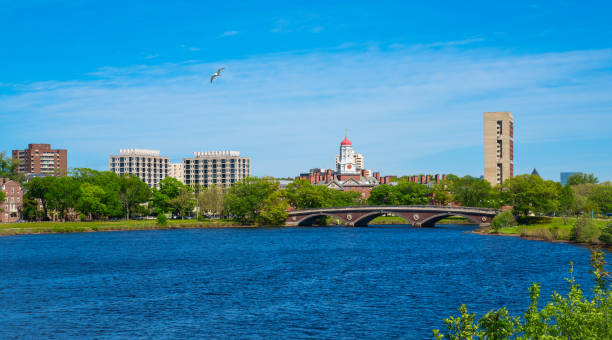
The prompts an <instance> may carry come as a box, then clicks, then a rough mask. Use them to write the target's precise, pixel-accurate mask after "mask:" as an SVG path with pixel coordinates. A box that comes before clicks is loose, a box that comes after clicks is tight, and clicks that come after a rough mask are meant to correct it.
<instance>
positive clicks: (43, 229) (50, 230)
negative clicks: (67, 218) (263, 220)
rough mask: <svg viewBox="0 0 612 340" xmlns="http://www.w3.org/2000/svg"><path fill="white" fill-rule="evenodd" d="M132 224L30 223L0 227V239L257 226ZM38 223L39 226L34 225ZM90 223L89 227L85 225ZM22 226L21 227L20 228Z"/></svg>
mask: <svg viewBox="0 0 612 340" xmlns="http://www.w3.org/2000/svg"><path fill="white" fill-rule="evenodd" d="M131 222H132V223H131V224H130V223H128V224H120V223H117V222H111V223H110V224H109V223H104V222H30V223H19V224H20V226H17V227H11V228H2V225H0V237H3V236H17V235H41V234H71V233H95V232H111V231H132V230H171V229H212V228H258V227H260V226H257V225H242V224H235V223H231V222H181V223H168V224H166V225H159V224H156V223H133V222H134V221H131ZM38 223H40V225H36V224H38ZM88 223H91V225H87V224H88ZM21 225H23V227H22V226H21Z"/></svg>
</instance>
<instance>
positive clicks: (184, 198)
mask: <svg viewBox="0 0 612 340" xmlns="http://www.w3.org/2000/svg"><path fill="white" fill-rule="evenodd" d="M170 205H171V206H172V208H173V209H174V211H175V212H176V213H178V215H180V216H181V219H184V218H185V216H186V215H187V214H188V213H189V212H190V211H192V210H193V207H195V205H196V202H195V199H194V197H193V192H191V188H189V187H188V186H184V187H180V188H179V192H178V195H176V197H174V198H172V199H171V200H170Z"/></svg>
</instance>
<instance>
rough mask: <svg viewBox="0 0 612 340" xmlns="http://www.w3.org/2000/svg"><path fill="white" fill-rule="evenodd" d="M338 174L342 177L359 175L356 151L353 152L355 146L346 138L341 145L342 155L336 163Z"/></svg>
mask: <svg viewBox="0 0 612 340" xmlns="http://www.w3.org/2000/svg"><path fill="white" fill-rule="evenodd" d="M336 172H337V173H339V174H340V175H356V174H359V170H358V169H357V166H356V162H355V151H354V150H353V144H352V143H351V141H350V140H349V139H348V137H346V136H345V137H344V140H343V141H342V142H341V143H340V154H339V155H338V162H337V163H336Z"/></svg>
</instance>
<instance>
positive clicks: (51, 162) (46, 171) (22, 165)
mask: <svg viewBox="0 0 612 340" xmlns="http://www.w3.org/2000/svg"><path fill="white" fill-rule="evenodd" d="M67 155H68V152H67V151H66V150H65V149H51V145H50V144H28V148H27V149H25V150H13V160H18V161H19V169H18V171H19V172H21V173H24V174H33V175H55V176H65V175H66V174H67V173H68V156H67Z"/></svg>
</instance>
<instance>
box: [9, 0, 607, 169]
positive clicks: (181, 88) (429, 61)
mask: <svg viewBox="0 0 612 340" xmlns="http://www.w3.org/2000/svg"><path fill="white" fill-rule="evenodd" d="M286 6H287V4H286V3H285V2H276V1H272V2H265V3H260V2H257V3H249V2H247V3H241V4H226V3H224V2H200V1H197V2H196V1H175V2H172V3H164V2H150V1H146V2H145V1H142V2H141V1H130V2H129V3H128V4H126V3H124V2H119V1H107V2H104V3H94V2H87V3H85V2H81V1H78V2H77V1H61V2H60V1H52V0H38V1H28V2H27V4H25V3H24V2H21V1H13V0H10V1H7V0H0V30H2V32H5V33H6V32H8V34H5V35H4V36H3V39H2V44H1V45H0V121H1V122H2V133H1V134H0V151H1V150H4V151H7V152H8V153H9V154H10V151H11V150H13V149H24V148H26V147H27V144H28V143H49V144H51V145H52V147H54V148H62V149H67V150H68V166H69V167H90V168H94V169H99V170H107V169H108V157H109V155H111V154H117V153H118V152H119V149H121V148H143V149H157V150H160V151H161V154H162V155H165V156H168V157H170V159H171V161H173V162H178V161H180V160H182V158H183V157H190V156H191V155H192V153H193V152H194V151H208V150H238V151H240V152H241V154H242V155H244V156H248V157H250V158H251V159H252V174H253V175H256V176H264V175H272V176H276V177H287V176H291V177H293V176H296V175H298V174H299V173H301V172H306V171H308V169H310V168H316V167H326V168H333V166H334V158H335V156H336V154H337V153H338V148H339V145H340V141H341V140H342V139H343V138H344V131H345V129H348V138H349V139H350V140H351V141H352V143H353V146H354V148H355V151H356V152H358V153H361V154H363V155H364V157H365V166H366V168H368V169H372V170H375V171H381V173H382V174H383V175H404V174H418V173H455V174H458V175H465V174H470V175H472V176H480V175H482V174H483V113H484V112H486V111H510V112H512V113H513V115H514V120H515V157H514V161H515V174H523V173H531V171H532V170H533V168H536V169H537V170H538V172H539V173H540V175H541V176H542V177H544V178H546V179H553V180H556V181H558V180H559V173H560V172H565V171H580V172H586V173H594V174H595V175H596V176H597V177H598V178H599V179H600V180H602V181H605V180H612V157H610V155H612V151H610V150H612V133H611V132H610V130H611V127H612V95H611V93H612V46H610V45H611V44H610V42H611V41H612V24H610V22H609V18H608V14H609V13H610V10H611V9H612V5H611V4H610V3H608V2H603V1H601V2H592V3H589V5H588V6H587V5H585V4H584V3H581V2H578V1H566V2H561V3H557V2H535V3H534V2H532V1H530V2H526V1H517V2H512V3H508V4H499V3H490V2H470V3H464V4H457V3H453V2H449V3H447V4H436V5H427V4H406V3H404V2H400V1H398V2H384V3H376V4H374V3H371V4H368V3H361V2H351V3H349V2H342V3H339V2H338V3H333V4H331V5H329V4H327V3H325V2H318V1H314V2H308V3H302V4H299V5H297V6H295V7H286ZM219 67H226V69H225V70H224V73H223V75H222V76H221V77H219V78H217V79H216V80H215V83H214V84H212V85H211V84H210V82H209V77H210V75H211V74H212V73H214V72H215V71H216V70H217V68H219Z"/></svg>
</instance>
